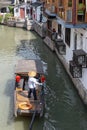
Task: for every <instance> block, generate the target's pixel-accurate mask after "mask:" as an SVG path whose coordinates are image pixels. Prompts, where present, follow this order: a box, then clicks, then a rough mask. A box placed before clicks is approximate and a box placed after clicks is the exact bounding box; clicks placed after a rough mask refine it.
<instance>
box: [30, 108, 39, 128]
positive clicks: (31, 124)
mask: <svg viewBox="0 0 87 130" xmlns="http://www.w3.org/2000/svg"><path fill="white" fill-rule="evenodd" d="M36 112H37V110H35V112H34V113H33V116H32V120H31V123H30V126H29V130H32V126H33V122H34V119H35V115H36Z"/></svg>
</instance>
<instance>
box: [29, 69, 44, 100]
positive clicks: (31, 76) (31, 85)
mask: <svg viewBox="0 0 87 130" xmlns="http://www.w3.org/2000/svg"><path fill="white" fill-rule="evenodd" d="M36 74H37V73H36V72H35V71H31V72H29V73H28V76H29V79H28V86H29V92H28V98H31V93H33V96H34V100H37V95H36V85H42V83H39V82H38V81H37V79H36Z"/></svg>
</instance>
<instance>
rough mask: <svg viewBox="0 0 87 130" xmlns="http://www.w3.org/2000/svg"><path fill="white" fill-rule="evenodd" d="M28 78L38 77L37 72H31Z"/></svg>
mask: <svg viewBox="0 0 87 130" xmlns="http://www.w3.org/2000/svg"><path fill="white" fill-rule="evenodd" d="M28 76H29V77H34V76H36V72H35V71H30V72H29V73H28Z"/></svg>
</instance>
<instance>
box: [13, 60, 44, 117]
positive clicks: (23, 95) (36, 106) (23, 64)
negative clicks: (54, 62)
mask: <svg viewBox="0 0 87 130" xmlns="http://www.w3.org/2000/svg"><path fill="white" fill-rule="evenodd" d="M29 71H35V72H37V73H38V74H39V75H40V76H41V75H44V71H43V64H42V62H41V61H40V60H19V61H18V63H17V64H16V67H15V76H16V75H20V76H21V80H20V82H19V86H16V85H15V90H14V115H15V117H17V116H31V115H33V114H34V113H36V114H35V115H37V116H42V115H43V111H44V89H43V87H44V85H43V86H37V90H36V94H37V100H34V98H33V95H31V98H28V73H29Z"/></svg>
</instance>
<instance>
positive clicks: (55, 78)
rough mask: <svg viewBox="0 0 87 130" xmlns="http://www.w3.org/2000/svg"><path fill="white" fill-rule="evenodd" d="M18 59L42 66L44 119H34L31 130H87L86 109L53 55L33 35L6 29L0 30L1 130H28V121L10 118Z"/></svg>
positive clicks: (27, 32)
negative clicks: (40, 62) (43, 76)
mask: <svg viewBox="0 0 87 130" xmlns="http://www.w3.org/2000/svg"><path fill="white" fill-rule="evenodd" d="M19 59H41V60H42V61H43V63H44V70H45V75H46V79H47V88H46V95H45V97H46V98H45V101H46V105H45V112H44V117H43V118H36V119H35V121H34V124H33V130H87V109H86V107H85V106H84V105H83V103H82V101H81V99H80V97H79V96H78V94H77V91H76V89H75V87H74V85H73V84H72V82H71V81H70V79H69V77H68V75H67V73H66V72H65V70H64V68H63V66H62V64H61V63H60V61H59V60H58V58H57V57H56V55H55V54H54V53H52V52H51V51H50V50H49V48H48V47H47V46H46V45H45V44H44V43H43V41H42V39H41V38H40V37H39V36H38V35H37V34H36V33H35V32H29V31H26V30H23V29H19V28H9V27H6V26H5V27H4V26H0V75H1V76H0V130H29V124H30V122H31V118H29V117H19V118H16V119H15V118H14V116H13V111H14V109H13V94H14V71H15V64H16V63H17V61H18V60H19ZM45 126H46V129H45Z"/></svg>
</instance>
